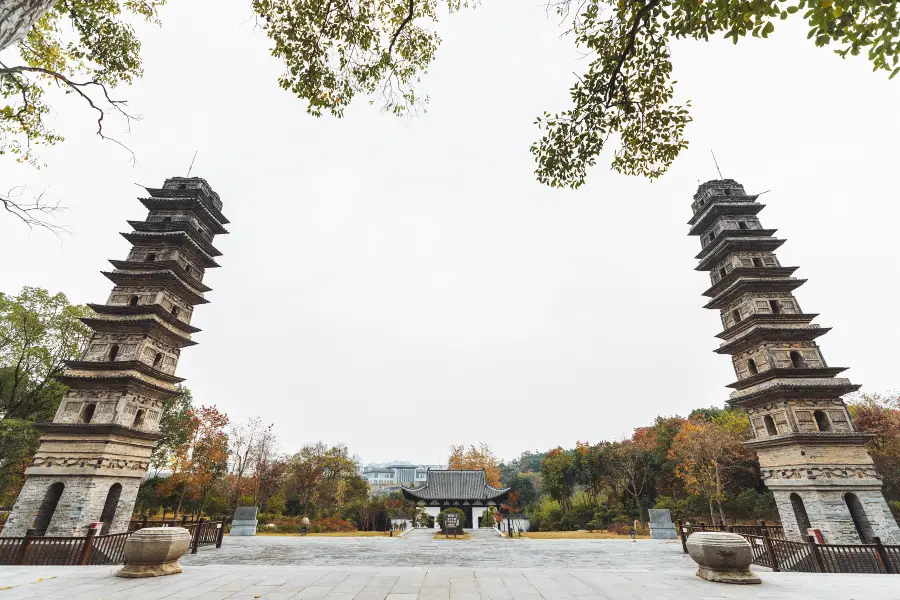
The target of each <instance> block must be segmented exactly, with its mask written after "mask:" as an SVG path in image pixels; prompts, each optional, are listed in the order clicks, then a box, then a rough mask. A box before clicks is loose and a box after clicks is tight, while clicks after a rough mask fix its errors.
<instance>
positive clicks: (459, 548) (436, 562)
mask: <svg viewBox="0 0 900 600" xmlns="http://www.w3.org/2000/svg"><path fill="white" fill-rule="evenodd" d="M475 534H476V535H475V538H474V539H472V540H453V539H449V540H434V539H432V536H433V535H434V532H433V531H431V530H424V531H422V530H415V531H413V532H410V533H409V534H407V535H405V536H403V537H401V538H333V537H299V536H297V537H286V536H285V537H277V536H256V537H235V538H226V539H225V542H224V543H223V545H222V547H221V548H219V549H210V548H206V549H202V550H200V552H198V553H197V554H190V555H188V556H185V557H184V558H183V559H182V561H181V562H182V564H184V565H193V566H200V565H221V564H229V565H231V564H233V565H260V566H264V565H304V566H316V565H318V566H344V565H346V566H365V567H420V566H425V567H454V566H455V567H466V568H469V567H471V568H475V567H518V568H526V567H533V568H549V567H569V568H574V567H584V568H592V569H610V570H618V569H620V568H621V567H622V566H623V565H627V566H628V568H629V569H631V570H645V571H653V570H660V569H662V570H670V571H672V570H678V569H685V568H693V565H694V563H693V562H692V561H691V559H690V557H688V556H687V555H686V554H684V553H683V552H682V551H681V543H680V542H679V541H677V540H675V541H670V540H646V539H645V540H638V541H637V542H632V541H631V540H530V539H525V538H521V539H512V540H508V539H504V538H500V537H497V536H496V535H494V534H493V533H492V532H491V531H481V530H479V531H476V532H475Z"/></svg>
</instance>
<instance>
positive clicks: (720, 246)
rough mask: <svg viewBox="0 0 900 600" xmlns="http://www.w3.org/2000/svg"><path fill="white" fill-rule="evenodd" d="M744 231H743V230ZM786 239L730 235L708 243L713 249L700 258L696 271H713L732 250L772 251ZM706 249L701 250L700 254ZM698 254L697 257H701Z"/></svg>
mask: <svg viewBox="0 0 900 600" xmlns="http://www.w3.org/2000/svg"><path fill="white" fill-rule="evenodd" d="M741 233H743V231H742V232H741ZM784 242H785V240H782V239H779V238H773V237H737V238H735V237H729V238H725V239H724V240H721V241H718V242H715V243H713V244H709V245H707V248H709V247H712V250H711V251H710V252H709V253H708V254H706V256H705V258H702V259H701V260H700V263H699V264H698V265H697V267H696V269H694V270H695V271H711V270H712V269H713V268H715V266H716V264H718V263H719V262H720V261H722V260H725V258H726V257H727V256H728V255H729V254H731V253H732V252H772V251H774V250H777V249H778V248H780V247H781V245H782V244H784ZM705 253H706V251H704V252H701V253H700V256H702V255H703V254H705ZM700 256H698V257H697V258H700Z"/></svg>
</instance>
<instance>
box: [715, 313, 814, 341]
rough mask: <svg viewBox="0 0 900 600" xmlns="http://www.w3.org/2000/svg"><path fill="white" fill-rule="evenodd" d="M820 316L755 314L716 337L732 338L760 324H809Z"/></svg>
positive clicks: (812, 314)
mask: <svg viewBox="0 0 900 600" xmlns="http://www.w3.org/2000/svg"><path fill="white" fill-rule="evenodd" d="M818 316H819V314H818V313H793V314H792V313H781V314H778V315H766V314H753V315H750V316H749V317H747V318H746V319H744V320H743V321H741V322H740V323H738V324H737V325H734V326H732V327H729V328H728V329H726V330H725V331H722V332H719V333H717V334H716V337H717V338H721V339H724V340H730V339H732V338H734V337H735V336H736V335H739V334H741V333H742V332H744V331H747V330H749V329H751V328H753V327H757V326H759V325H767V326H775V327H778V326H783V327H785V328H787V327H790V326H797V325H809V324H810V323H811V322H812V321H813V320H814V319H815V318H816V317H818Z"/></svg>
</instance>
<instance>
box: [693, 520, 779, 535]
mask: <svg viewBox="0 0 900 600" xmlns="http://www.w3.org/2000/svg"><path fill="white" fill-rule="evenodd" d="M685 528H686V529H687V531H685V532H683V533H686V534H687V535H690V534H692V533H694V532H696V531H727V532H729V533H739V534H741V535H764V534H765V533H768V534H769V536H771V537H773V538H783V537H784V528H783V527H782V526H781V525H766V522H765V521H760V522H759V525H707V524H706V523H700V524H699V525H688V524H682V523H681V521H678V530H679V531H681V530H682V529H685Z"/></svg>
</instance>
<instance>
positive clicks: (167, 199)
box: [140, 187, 230, 225]
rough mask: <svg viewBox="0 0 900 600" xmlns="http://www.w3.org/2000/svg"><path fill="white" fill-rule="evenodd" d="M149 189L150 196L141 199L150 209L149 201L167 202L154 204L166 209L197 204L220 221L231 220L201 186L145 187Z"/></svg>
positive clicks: (191, 206) (226, 222) (192, 206)
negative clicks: (184, 187)
mask: <svg viewBox="0 0 900 600" xmlns="http://www.w3.org/2000/svg"><path fill="white" fill-rule="evenodd" d="M144 189H145V190H147V193H148V194H150V197H149V198H141V199H140V201H141V202H142V203H143V204H144V206H146V207H147V208H148V209H150V206H148V203H154V202H156V203H165V204H166V205H165V206H163V207H159V206H154V207H153V208H163V209H164V210H165V209H166V208H168V207H170V206H173V205H175V204H179V205H180V206H179V208H194V207H195V206H199V207H201V208H202V209H203V210H204V211H206V213H207V214H208V215H209V216H210V217H212V218H213V219H215V220H216V221H218V222H219V223H224V224H226V225H227V224H228V223H229V222H230V221H229V220H228V219H226V218H225V215H223V214H222V211H221V210H219V208H218V207H217V206H216V205H215V203H214V201H213V199H212V198H210V197H209V195H208V194H206V192H205V191H204V190H203V189H201V188H191V189H185V190H180V189H175V190H172V189H162V188H149V187H144Z"/></svg>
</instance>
